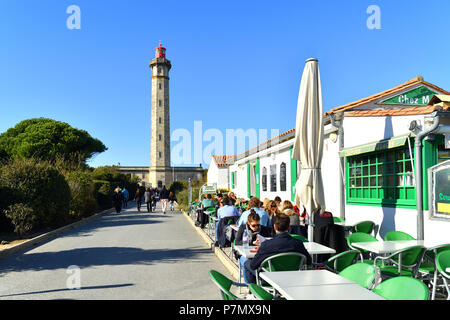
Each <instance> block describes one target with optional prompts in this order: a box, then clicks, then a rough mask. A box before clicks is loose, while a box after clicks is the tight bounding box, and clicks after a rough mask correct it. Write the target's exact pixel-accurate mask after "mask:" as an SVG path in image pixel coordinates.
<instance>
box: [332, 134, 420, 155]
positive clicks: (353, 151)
mask: <svg viewBox="0 0 450 320" xmlns="http://www.w3.org/2000/svg"><path fill="white" fill-rule="evenodd" d="M410 135H411V133H406V134H402V135H400V136H396V137H392V138H389V139H383V140H378V141H374V142H371V143H366V144H361V145H359V146H354V147H350V148H345V149H343V150H342V151H340V152H339V157H341V158H342V157H350V156H354V155H358V154H362V153H368V152H374V151H378V150H386V149H391V148H396V147H401V146H404V145H405V144H406V139H408V137H409V136H410Z"/></svg>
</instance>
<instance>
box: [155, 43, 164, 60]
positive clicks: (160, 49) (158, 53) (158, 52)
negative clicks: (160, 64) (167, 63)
mask: <svg viewBox="0 0 450 320" xmlns="http://www.w3.org/2000/svg"><path fill="white" fill-rule="evenodd" d="M165 57H166V48H164V47H163V46H162V45H161V43H160V44H159V47H156V48H155V58H165Z"/></svg>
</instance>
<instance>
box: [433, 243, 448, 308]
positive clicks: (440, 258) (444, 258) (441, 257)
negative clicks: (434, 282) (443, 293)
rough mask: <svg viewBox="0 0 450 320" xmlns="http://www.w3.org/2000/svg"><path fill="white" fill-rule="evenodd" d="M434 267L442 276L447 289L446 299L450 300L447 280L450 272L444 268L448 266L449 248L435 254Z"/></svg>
mask: <svg viewBox="0 0 450 320" xmlns="http://www.w3.org/2000/svg"><path fill="white" fill-rule="evenodd" d="M436 268H437V270H438V271H439V273H440V274H441V276H442V280H443V281H444V284H445V289H446V290H447V300H450V287H449V283H448V280H450V272H448V271H447V270H446V269H448V268H450V250H445V251H442V252H440V253H438V254H437V256H436Z"/></svg>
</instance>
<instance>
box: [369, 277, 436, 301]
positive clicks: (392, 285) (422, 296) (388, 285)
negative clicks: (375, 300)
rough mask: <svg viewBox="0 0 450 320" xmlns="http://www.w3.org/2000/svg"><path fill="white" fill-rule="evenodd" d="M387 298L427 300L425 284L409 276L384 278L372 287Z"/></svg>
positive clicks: (427, 294)
mask: <svg viewBox="0 0 450 320" xmlns="http://www.w3.org/2000/svg"><path fill="white" fill-rule="evenodd" d="M372 291H373V292H375V293H376V294H378V295H380V296H382V297H383V298H386V299H388V300H428V297H429V291H428V288H427V286H426V285H425V284H424V283H423V282H422V281H420V280H418V279H415V278H411V277H396V278H391V279H388V280H385V281H383V282H381V283H380V284H379V285H377V286H376V287H375V288H373V289H372Z"/></svg>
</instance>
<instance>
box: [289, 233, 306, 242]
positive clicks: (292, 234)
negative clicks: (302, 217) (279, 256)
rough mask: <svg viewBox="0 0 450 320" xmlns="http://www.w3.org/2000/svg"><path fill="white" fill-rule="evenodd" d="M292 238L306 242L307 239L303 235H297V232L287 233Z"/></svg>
mask: <svg viewBox="0 0 450 320" xmlns="http://www.w3.org/2000/svg"><path fill="white" fill-rule="evenodd" d="M289 235H290V236H291V237H292V238H294V239H298V240H301V241H302V242H308V239H306V238H305V237H304V236H302V235H299V234H295V233H290V234H289Z"/></svg>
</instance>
